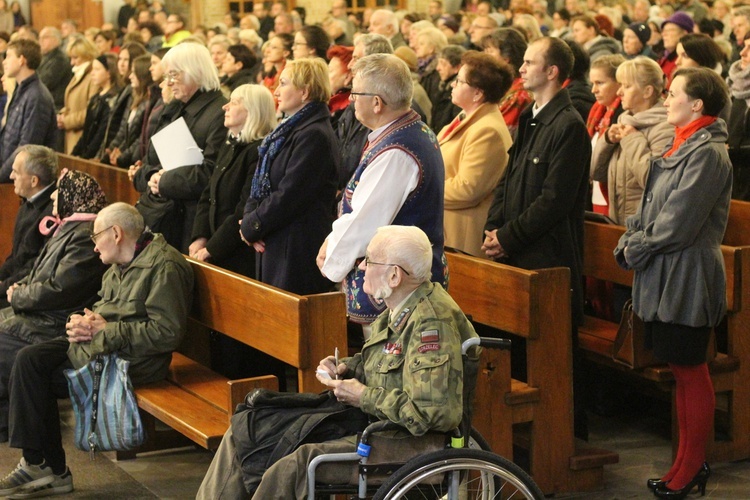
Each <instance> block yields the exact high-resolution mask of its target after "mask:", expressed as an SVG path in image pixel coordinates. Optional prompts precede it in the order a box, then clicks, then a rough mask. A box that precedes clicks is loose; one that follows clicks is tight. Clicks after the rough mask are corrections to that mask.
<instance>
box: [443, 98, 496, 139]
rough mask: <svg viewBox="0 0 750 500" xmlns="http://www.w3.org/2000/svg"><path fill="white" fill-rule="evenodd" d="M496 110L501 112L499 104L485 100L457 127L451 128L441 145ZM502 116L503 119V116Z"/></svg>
mask: <svg viewBox="0 0 750 500" xmlns="http://www.w3.org/2000/svg"><path fill="white" fill-rule="evenodd" d="M462 112H463V111H462ZM495 112H497V114H500V111H498V109H497V104H493V103H490V102H485V103H484V104H482V105H481V106H479V107H478V108H477V109H475V110H474V111H472V112H471V113H469V114H468V115H466V116H465V117H464V119H463V120H461V122H460V123H459V124H458V125H457V126H456V128H454V129H453V130H451V132H450V134H448V135H447V136H445V137H443V138H442V139H441V140H440V145H441V146H442V145H443V144H444V143H445V142H446V141H449V140H450V139H451V138H452V137H454V136H455V135H456V134H457V133H459V132H460V131H462V130H463V129H465V128H466V127H468V126H469V125H471V124H473V123H476V122H478V121H479V120H481V119H482V118H484V117H485V116H487V115H490V114H494V113H495ZM500 118H501V119H502V116H501V117H500Z"/></svg>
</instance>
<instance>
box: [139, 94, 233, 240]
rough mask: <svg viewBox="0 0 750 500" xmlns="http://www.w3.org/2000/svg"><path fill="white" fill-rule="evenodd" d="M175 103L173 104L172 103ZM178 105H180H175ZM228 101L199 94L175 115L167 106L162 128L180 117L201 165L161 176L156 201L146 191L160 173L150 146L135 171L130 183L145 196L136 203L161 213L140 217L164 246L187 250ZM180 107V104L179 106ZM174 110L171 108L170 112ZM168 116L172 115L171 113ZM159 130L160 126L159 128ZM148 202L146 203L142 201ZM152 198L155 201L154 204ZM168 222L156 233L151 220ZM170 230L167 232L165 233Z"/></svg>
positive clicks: (222, 132)
mask: <svg viewBox="0 0 750 500" xmlns="http://www.w3.org/2000/svg"><path fill="white" fill-rule="evenodd" d="M173 102H174V101H173ZM178 103H179V101H178ZM226 103H227V99H226V98H225V97H224V96H223V95H222V93H221V91H220V90H209V91H202V90H199V91H198V92H196V93H195V95H193V97H192V98H191V99H190V101H188V102H187V103H185V104H182V105H181V106H180V107H179V109H177V110H176V112H175V113H174V114H168V113H167V112H168V111H170V106H171V105H172V103H170V106H167V108H166V109H165V111H164V116H163V118H164V119H163V120H162V125H165V124H166V123H164V122H165V121H166V120H167V119H168V120H170V122H173V121H175V120H177V119H179V118H180V117H182V118H184V119H185V123H186V124H187V128H188V130H190V133H191V134H192V135H193V139H195V142H196V144H197V145H198V147H199V148H201V150H203V162H202V163H201V164H200V165H187V166H184V167H179V168H175V169H172V170H169V171H167V172H164V174H163V175H162V177H161V179H160V180H159V197H154V195H152V194H151V191H150V190H149V189H148V181H149V179H150V178H151V176H152V175H153V174H154V173H155V172H157V171H159V170H161V165H160V164H159V163H151V162H152V161H155V162H158V156H157V155H156V151H155V150H154V147H153V145H151V146H149V154H148V158H147V161H148V162H149V163H148V164H146V162H144V165H143V167H141V169H140V170H138V173H137V175H136V177H135V178H134V179H133V182H134V184H135V187H136V189H138V190H139V191H141V192H142V193H144V194H143V195H142V196H141V200H139V202H138V203H139V204H151V205H156V204H157V203H158V204H160V206H161V208H160V209H158V210H155V211H154V212H160V213H157V214H156V215H154V213H151V214H149V215H147V214H146V213H145V212H144V211H142V212H141V213H142V214H143V215H144V218H145V219H146V223H147V224H149V225H150V226H151V228H152V229H154V230H157V231H159V232H161V233H162V234H163V235H164V237H165V238H166V240H167V242H168V243H169V244H170V245H172V246H174V247H175V248H177V249H178V250H180V251H182V252H183V253H187V250H188V247H189V246H190V242H191V239H190V235H191V233H192V230H193V222H194V221H195V210H196V206H197V205H198V200H199V199H200V197H201V194H203V190H204V189H205V188H206V186H207V185H208V179H209V178H210V177H211V173H212V172H213V171H214V166H215V165H216V159H217V158H218V156H219V149H220V148H221V145H222V144H223V143H224V140H225V139H226V137H227V129H226V127H224V110H223V109H221V108H222V106H224V104H226ZM179 104H181V103H179ZM171 109H174V108H171ZM170 113H171V111H170ZM158 128H159V129H160V128H162V127H161V126H159V127H158ZM144 197H145V198H148V199H149V200H148V201H146V200H144ZM154 198H158V200H155V199H154ZM154 216H156V217H159V216H162V217H167V218H171V222H170V227H164V228H159V229H157V227H158V226H157V227H154V226H156V224H154V220H153V219H152V220H149V219H151V218H152V217H154ZM165 229H169V231H165Z"/></svg>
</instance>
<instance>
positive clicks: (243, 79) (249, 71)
mask: <svg viewBox="0 0 750 500" xmlns="http://www.w3.org/2000/svg"><path fill="white" fill-rule="evenodd" d="M256 74H257V73H256V72H255V70H254V69H253V68H242V69H241V70H239V71H238V72H237V73H235V74H233V75H232V76H230V77H229V78H227V79H226V80H224V83H222V84H221V86H222V88H225V89H227V90H228V91H229V93H226V92H225V94H224V95H225V96H227V97H229V94H231V93H232V92H233V91H234V89H236V88H237V87H239V86H240V85H244V84H246V83H256V82H255V75H256Z"/></svg>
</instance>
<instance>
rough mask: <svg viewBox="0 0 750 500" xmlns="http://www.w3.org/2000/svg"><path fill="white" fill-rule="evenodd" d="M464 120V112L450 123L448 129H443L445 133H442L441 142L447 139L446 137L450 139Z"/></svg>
mask: <svg viewBox="0 0 750 500" xmlns="http://www.w3.org/2000/svg"><path fill="white" fill-rule="evenodd" d="M464 118H466V113H464V112H463V111H461V112H460V113H459V114H458V116H457V117H455V118H454V119H453V121H452V122H451V123H450V125H448V126H447V127H446V128H444V129H443V131H442V132H441V133H440V139H439V140H441V141H442V140H443V139H445V138H446V137H448V135H450V133H451V132H453V131H454V130H456V127H458V125H459V124H460V123H461V120H463V119H464Z"/></svg>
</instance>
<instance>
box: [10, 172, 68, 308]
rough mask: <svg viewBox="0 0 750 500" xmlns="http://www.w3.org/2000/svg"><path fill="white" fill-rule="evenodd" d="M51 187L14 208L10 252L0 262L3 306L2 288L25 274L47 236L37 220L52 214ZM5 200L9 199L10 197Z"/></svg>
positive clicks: (53, 184) (27, 272)
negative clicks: (16, 208)
mask: <svg viewBox="0 0 750 500" xmlns="http://www.w3.org/2000/svg"><path fill="white" fill-rule="evenodd" d="M54 190H55V183H54V182H53V183H52V184H50V185H49V186H47V187H46V188H45V189H44V190H42V191H41V192H40V193H39V196H38V197H37V198H36V199H35V200H34V201H33V202H32V201H28V200H24V201H23V202H22V203H21V208H19V209H18V215H17V216H16V223H15V226H14V228H13V248H12V250H11V252H10V255H9V256H8V258H7V259H6V260H5V262H4V263H3V265H2V266H0V280H2V281H0V306H2V307H6V306H7V305H8V302H7V300H6V298H5V292H7V291H8V287H10V285H12V284H13V283H16V282H18V281H20V280H21V278H23V277H24V276H26V275H27V274H29V271H31V268H32V266H33V265H34V260H36V258H37V256H38V255H39V252H41V250H42V247H43V246H44V243H45V242H46V241H47V237H46V236H43V235H42V233H40V232H39V222H40V221H41V220H42V218H44V217H45V216H47V215H52V199H51V198H50V195H51V194H52V191H54ZM6 202H8V203H10V200H7V201H6Z"/></svg>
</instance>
